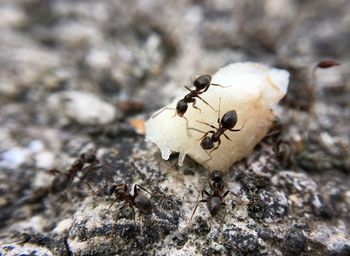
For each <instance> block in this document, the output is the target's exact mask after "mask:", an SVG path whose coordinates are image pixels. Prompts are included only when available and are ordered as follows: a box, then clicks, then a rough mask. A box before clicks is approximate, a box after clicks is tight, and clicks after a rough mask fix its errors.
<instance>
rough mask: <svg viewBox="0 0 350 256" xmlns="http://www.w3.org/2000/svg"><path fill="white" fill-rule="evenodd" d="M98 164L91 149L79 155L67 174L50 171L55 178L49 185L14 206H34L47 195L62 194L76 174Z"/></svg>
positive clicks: (93, 150) (94, 152) (23, 198)
mask: <svg viewBox="0 0 350 256" xmlns="http://www.w3.org/2000/svg"><path fill="white" fill-rule="evenodd" d="M99 162H100V161H99V160H98V158H97V156H96V149H91V150H89V151H88V152H86V153H82V154H80V156H79V158H78V159H77V160H75V161H74V162H73V164H72V165H71V167H70V168H69V169H68V171H67V172H61V171H59V170H57V169H52V170H50V171H49V172H50V173H51V174H53V175H55V176H56V177H55V178H54V179H53V181H52V182H51V184H50V185H49V186H46V187H41V188H38V189H36V190H34V191H33V193H31V194H30V195H26V196H24V197H22V198H21V199H19V200H18V201H17V202H16V203H15V205H17V206H19V205H23V204H35V203H38V202H40V201H41V200H42V199H44V198H45V197H46V196H47V195H48V194H49V193H52V194H57V193H59V192H63V191H64V190H65V189H67V188H68V187H69V186H70V185H71V184H72V182H73V180H74V178H75V177H77V175H78V172H82V171H85V170H86V169H85V168H86V167H88V168H90V167H93V166H94V165H95V164H98V163H99ZM86 164H88V166H86ZM85 183H86V184H87V185H88V186H89V188H90V189H91V187H90V185H89V184H88V183H87V182H85Z"/></svg>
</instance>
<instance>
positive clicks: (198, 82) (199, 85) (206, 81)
mask: <svg viewBox="0 0 350 256" xmlns="http://www.w3.org/2000/svg"><path fill="white" fill-rule="evenodd" d="M210 82H211V76H210V75H201V76H199V77H197V78H196V79H195V80H194V81H193V85H194V87H196V89H197V90H203V89H205V88H206V87H207V86H208V85H210Z"/></svg>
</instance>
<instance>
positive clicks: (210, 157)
mask: <svg viewBox="0 0 350 256" xmlns="http://www.w3.org/2000/svg"><path fill="white" fill-rule="evenodd" d="M204 152H205V153H206V154H207V155H208V156H209V158H208V159H207V160H205V161H204V163H206V162H209V161H210V160H211V159H213V157H212V156H211V154H210V153H209V152H208V151H206V150H204Z"/></svg>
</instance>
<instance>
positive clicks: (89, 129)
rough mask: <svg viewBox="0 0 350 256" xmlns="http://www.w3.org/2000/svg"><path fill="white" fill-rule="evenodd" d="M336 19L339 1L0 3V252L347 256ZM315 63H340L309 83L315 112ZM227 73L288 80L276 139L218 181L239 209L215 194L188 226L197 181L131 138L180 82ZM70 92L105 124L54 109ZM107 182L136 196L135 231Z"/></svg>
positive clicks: (344, 19)
mask: <svg viewBox="0 0 350 256" xmlns="http://www.w3.org/2000/svg"><path fill="white" fill-rule="evenodd" d="M349 8H350V6H349V1H347V0H339V1H332V2H330V1H325V0H321V1H317V2H316V1H292V0H283V1H280V0H268V1H254V0H248V1H231V0H220V1H190V0H183V1H168V2H166V3H165V2H164V1H157V0H147V1H136V0H135V1H134V0H132V1H121V0H118V1H114V0H100V1H83V0H76V1H69V0H53V1H39V0H31V1H24V0H16V1H13V0H3V1H2V2H1V3H0V14H1V16H2V17H3V19H2V20H1V21H0V32H1V37H0V255H19V254H22V255H349V254H350V231H349V230H350V218H349V216H350V162H349V159H350V157H349V140H350V138H349V127H350V108H349V94H350V86H349V85H350V82H349V77H350V76H349V70H350V63H349V61H348V60H349V54H350V52H349V51H348V48H349V45H350V37H349V35H350V30H349V28H350V25H349V21H350V16H349V15H350V14H349V12H348V9H349ZM324 58H331V59H334V60H337V61H338V62H340V63H341V66H339V67H335V68H332V69H330V70H318V71H317V84H316V86H314V89H315V90H314V96H315V101H314V102H313V101H312V100H311V99H312V98H311V97H312V96H313V94H311V90H310V84H311V81H310V80H309V79H310V76H311V70H312V68H313V67H314V66H315V64H316V63H317V62H318V61H320V60H322V59H324ZM240 61H257V62H261V63H266V64H269V65H271V66H276V67H281V68H283V69H287V70H288V71H290V72H291V84H290V86H289V92H288V95H287V97H286V98H285V99H284V101H283V106H282V107H281V108H280V110H279V112H280V117H281V123H282V124H283V127H284V129H283V132H282V134H281V135H278V134H274V135H271V136H270V137H268V138H266V139H265V140H264V141H262V142H261V143H260V144H259V145H258V146H257V147H256V148H255V149H254V151H253V152H252V154H251V155H250V156H249V157H247V159H244V160H243V161H241V162H238V163H237V164H235V165H234V166H232V167H231V168H230V169H229V171H228V172H227V174H226V176H225V181H226V187H227V189H229V190H231V191H232V192H234V193H235V194H236V195H237V196H239V197H240V198H241V200H242V201H243V202H240V201H237V200H235V197H234V196H233V195H231V194H229V195H228V196H227V197H225V202H226V207H225V209H224V210H222V211H221V212H220V213H219V215H218V216H216V217H210V215H209V212H208V210H207V208H206V205H205V204H204V203H203V204H200V205H199V207H198V209H197V212H196V213H195V215H194V217H193V219H192V221H191V223H189V224H188V221H189V219H190V217H191V214H192V211H193V209H194V207H195V205H196V202H197V200H198V199H199V198H200V195H201V190H203V189H206V190H207V191H208V192H211V190H210V188H209V185H208V181H207V177H208V171H207V170H205V169H204V168H202V167H200V166H199V165H198V164H196V163H195V162H194V161H191V160H190V159H187V160H186V161H185V162H184V165H183V166H182V167H178V166H177V163H176V162H177V159H176V158H172V157H170V160H169V161H164V160H162V159H161V156H160V154H159V152H158V150H157V148H156V147H155V146H154V145H152V144H149V143H146V142H144V137H143V136H142V135H140V134H142V129H140V127H142V124H143V120H146V119H147V118H148V117H149V115H150V114H151V113H152V112H153V111H155V110H156V109H158V108H159V107H161V106H164V105H166V104H168V103H169V102H170V101H171V100H172V99H174V98H175V97H176V96H181V95H182V86H183V85H184V84H190V82H191V77H193V76H194V75H196V74H198V73H209V74H211V73H212V72H213V71H215V70H217V69H218V68H219V67H221V66H225V65H226V64H228V63H232V62H240ZM72 92H74V95H75V96H74V99H75V100H76V101H75V102H79V101H80V100H83V99H84V96H86V95H89V96H88V97H93V98H94V99H95V102H97V105H99V104H101V105H100V106H104V107H102V109H105V110H103V111H105V113H98V112H99V111H100V107H99V108H98V110H96V109H94V108H96V104H91V106H89V105H87V106H86V105H84V107H81V108H75V109H74V111H72V109H71V108H68V109H67V104H68V105H70V104H71V103H69V102H65V101H64V100H63V98H62V95H67V94H70V93H72ZM77 95H78V96H77ZM81 96H82V97H81ZM52 97H58V98H59V99H60V101H59V103H60V104H61V105H55V106H57V107H53V105H52V101H51V100H50V99H52ZM61 100H63V101H61ZM142 103H143V104H142ZM313 103H314V104H313ZM80 106H81V105H80ZM122 106H123V107H122ZM126 106H127V107H126ZM311 106H312V107H313V113H312V112H311V113H312V114H311V113H310V112H308V111H307V110H308V109H310V108H311ZM85 108H86V109H85ZM90 108H91V111H92V112H91V113H90V112H89V109H90ZM87 114H88V115H90V114H93V118H90V116H89V117H88V118H86V116H84V115H87ZM135 129H137V131H136V130H135ZM281 139H282V141H283V142H279V143H278V141H280V140H281ZM92 147H96V148H97V149H98V151H97V155H98V157H99V159H100V163H99V164H96V165H93V166H91V167H88V168H86V169H83V170H84V171H83V172H80V173H79V174H78V176H79V178H75V179H74V180H72V182H71V183H70V184H69V186H68V187H67V188H66V189H62V191H61V192H60V193H56V194H55V193H52V192H50V193H48V190H46V188H47V186H50V184H52V181H53V179H54V178H55V176H53V175H52V172H50V171H49V170H50V169H53V168H55V169H58V170H61V171H63V172H65V171H67V170H68V169H69V167H70V166H71V164H72V162H73V161H74V160H75V159H77V158H78V157H79V154H80V153H82V152H86V151H87V150H88V149H90V148H92ZM56 177H57V174H56ZM61 177H62V176H61ZM113 182H114V183H126V184H127V185H128V186H129V189H130V190H132V187H133V185H134V184H139V185H141V186H142V187H144V188H146V189H147V190H149V191H150V192H151V193H152V194H153V196H149V195H147V193H143V192H142V191H141V192H140V193H141V194H142V195H145V196H148V197H149V198H150V200H151V204H152V209H153V210H152V214H150V215H142V214H140V211H139V209H136V210H135V212H136V220H135V222H134V220H133V214H132V210H131V209H130V208H129V207H125V208H124V209H121V210H120V209H119V208H120V207H121V206H122V203H121V202H117V203H115V204H114V205H113V206H111V207H110V205H111V204H112V202H113V200H114V197H113V196H111V197H110V198H108V197H107V196H103V195H101V193H100V192H101V191H102V190H101V189H103V188H104V186H105V185H106V183H107V184H111V183H113ZM87 184H88V185H87ZM186 224H188V225H187V226H186Z"/></svg>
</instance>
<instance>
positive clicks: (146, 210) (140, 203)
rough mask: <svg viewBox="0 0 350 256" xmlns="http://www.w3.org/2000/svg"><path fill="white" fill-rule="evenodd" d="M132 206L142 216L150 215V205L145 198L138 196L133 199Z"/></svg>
mask: <svg viewBox="0 0 350 256" xmlns="http://www.w3.org/2000/svg"><path fill="white" fill-rule="evenodd" d="M134 205H135V207H136V208H137V209H139V210H140V212H141V213H142V214H145V215H149V214H151V213H152V203H151V200H149V199H148V198H147V197H145V196H143V195H141V194H138V195H137V196H136V197H135V199H134Z"/></svg>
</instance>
